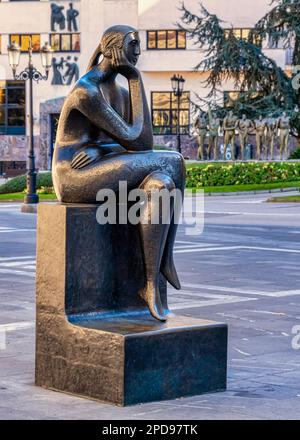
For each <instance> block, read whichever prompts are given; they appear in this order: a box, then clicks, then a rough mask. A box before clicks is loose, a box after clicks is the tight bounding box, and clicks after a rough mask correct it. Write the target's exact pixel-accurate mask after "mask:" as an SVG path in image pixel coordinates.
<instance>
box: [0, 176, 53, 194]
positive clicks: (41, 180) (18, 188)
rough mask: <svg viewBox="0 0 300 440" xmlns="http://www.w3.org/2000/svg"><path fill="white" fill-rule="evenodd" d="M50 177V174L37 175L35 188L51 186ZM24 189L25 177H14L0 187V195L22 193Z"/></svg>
mask: <svg viewBox="0 0 300 440" xmlns="http://www.w3.org/2000/svg"><path fill="white" fill-rule="evenodd" d="M52 185H53V183H52V175H51V173H50V172H47V173H39V174H38V175H37V188H38V189H39V188H41V187H42V186H44V187H50V186H52ZM25 188H26V175H24V176H18V177H14V178H13V179H10V180H8V181H7V182H6V183H4V184H3V185H0V194H9V193H16V192H22V191H24V189H25Z"/></svg>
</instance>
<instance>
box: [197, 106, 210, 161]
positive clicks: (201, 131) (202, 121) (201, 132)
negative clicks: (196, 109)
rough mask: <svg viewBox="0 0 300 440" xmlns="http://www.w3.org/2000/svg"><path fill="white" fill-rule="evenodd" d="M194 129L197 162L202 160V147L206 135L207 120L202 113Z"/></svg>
mask: <svg viewBox="0 0 300 440" xmlns="http://www.w3.org/2000/svg"><path fill="white" fill-rule="evenodd" d="M194 129H195V132H196V138H197V144H198V154H197V158H198V160H204V145H205V138H206V135H207V118H206V114H205V113H204V112H201V113H200V114H199V116H198V117H197V119H196V121H195V124H194Z"/></svg>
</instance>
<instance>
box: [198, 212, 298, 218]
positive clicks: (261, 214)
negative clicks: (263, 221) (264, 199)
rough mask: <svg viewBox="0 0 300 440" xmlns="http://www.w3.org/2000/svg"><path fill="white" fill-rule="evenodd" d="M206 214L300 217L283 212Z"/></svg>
mask: <svg viewBox="0 0 300 440" xmlns="http://www.w3.org/2000/svg"><path fill="white" fill-rule="evenodd" d="M204 214H221V215H254V216H257V217H259V216H266V217H269V216H272V217H274V215H276V216H280V217H300V214H296V213H283V212H277V211H276V212H274V211H273V212H263V213H260V212H239V211H204Z"/></svg>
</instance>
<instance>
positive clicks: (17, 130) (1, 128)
mask: <svg viewBox="0 0 300 440" xmlns="http://www.w3.org/2000/svg"><path fill="white" fill-rule="evenodd" d="M0 134H25V83H24V81H0Z"/></svg>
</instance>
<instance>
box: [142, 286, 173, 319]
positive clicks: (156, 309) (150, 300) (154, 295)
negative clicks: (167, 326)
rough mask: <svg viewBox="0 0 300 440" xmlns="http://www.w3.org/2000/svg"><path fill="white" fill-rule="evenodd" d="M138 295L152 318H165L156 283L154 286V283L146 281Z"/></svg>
mask: <svg viewBox="0 0 300 440" xmlns="http://www.w3.org/2000/svg"><path fill="white" fill-rule="evenodd" d="M139 295H140V297H141V298H142V299H143V300H144V301H145V303H146V304H147V306H148V308H149V311H150V313H151V315H152V316H153V318H155V319H158V320H159V321H166V320H167V317H166V316H165V314H164V309H163V306H162V304H161V299H160V293H159V288H158V285H157V286H155V284H154V283H152V282H148V283H147V285H146V287H145V288H144V289H142V291H140V293H139Z"/></svg>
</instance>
